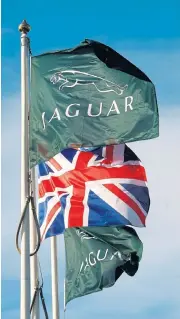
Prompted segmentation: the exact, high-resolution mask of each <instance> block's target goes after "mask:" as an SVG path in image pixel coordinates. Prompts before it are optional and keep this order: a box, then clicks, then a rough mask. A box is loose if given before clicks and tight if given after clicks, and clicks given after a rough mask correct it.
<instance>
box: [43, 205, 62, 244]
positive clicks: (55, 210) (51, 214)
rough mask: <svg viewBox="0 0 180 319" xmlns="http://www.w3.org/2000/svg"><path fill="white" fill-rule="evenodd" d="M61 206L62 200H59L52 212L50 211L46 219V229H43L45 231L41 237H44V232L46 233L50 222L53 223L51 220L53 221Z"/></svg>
mask: <svg viewBox="0 0 180 319" xmlns="http://www.w3.org/2000/svg"><path fill="white" fill-rule="evenodd" d="M60 207H61V205H60V202H57V203H56V204H55V205H54V206H53V208H52V209H51V210H50V212H49V213H48V217H47V220H46V226H45V229H44V231H43V233H42V236H41V238H43V236H44V234H45V232H46V230H47V228H49V223H51V221H52V219H53V217H54V215H55V214H56V213H57V211H58V210H59V208H60Z"/></svg>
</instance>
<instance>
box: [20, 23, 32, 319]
mask: <svg viewBox="0 0 180 319" xmlns="http://www.w3.org/2000/svg"><path fill="white" fill-rule="evenodd" d="M19 31H20V32H21V211H23V210H24V207H25V204H26V201H27V199H28V197H29V195H30V186H29V185H30V181H29V156H28V146H29V145H28V144H29V143H28V112H29V110H28V108H29V38H28V37H27V33H28V32H29V31H30V26H29V25H28V24H27V22H26V21H25V20H23V22H22V23H21V24H20V25H19ZM29 254H30V247H29V207H27V212H26V214H25V217H24V220H23V223H22V237H21V296H20V298H21V299H20V300H21V301H20V302H21V314H20V318H21V319H30V256H29Z"/></svg>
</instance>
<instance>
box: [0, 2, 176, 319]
mask: <svg viewBox="0 0 180 319" xmlns="http://www.w3.org/2000/svg"><path fill="white" fill-rule="evenodd" d="M179 13H180V2H179V1H178V0H171V1H166V0H164V1H161V0H158V1H155V0H152V1H145V0H144V1H143V0H139V1H133V0H129V1H123V2H121V1H116V0H114V1H111V2H107V3H106V2H105V1H101V0H99V1H97V0H96V1H94V0H91V2H90V1H89V2H88V1H81V0H80V1H72V0H69V1H64V2H63V1H57V0H54V1H52V2H48V1H47V2H46V1H42V0H39V1H34V0H32V1H29V2H27V3H24V2H23V1H16V2H15V1H13V0H6V1H5V0H4V1H3V2H2V318H3V319H10V318H13V319H18V318H19V274H20V263H19V262H20V258H19V255H18V253H17V252H16V250H15V244H14V238H15V232H16V227H17V223H18V219H19V214H20V39H19V36H20V35H19V32H18V31H17V28H18V25H19V23H20V22H21V21H22V20H23V19H24V18H25V19H27V21H28V23H30V24H31V27H32V31H31V32H30V34H29V35H30V37H31V48H32V52H33V54H39V53H42V52H44V51H49V50H54V49H61V48H68V47H72V46H74V45H77V44H78V43H79V42H80V41H81V40H83V39H84V38H90V39H96V40H98V41H101V42H104V43H106V44H108V45H109V46H111V47H113V48H114V49H116V50H117V51H119V52H120V53H121V54H122V55H124V56H125V57H126V58H128V59H129V60H130V61H131V62H133V63H134V64H136V65H137V66H138V67H140V68H141V69H142V70H143V71H144V72H145V73H147V75H148V76H149V77H150V78H151V79H152V81H153V82H154V83H155V85H156V89H157V97H158V103H159V110H160V137H159V138H158V139H156V140H152V141H146V142H142V143H141V142H140V143H132V144H131V148H132V149H133V150H135V151H136V153H137V154H138V156H139V157H140V158H141V160H142V161H143V164H144V166H145V167H146V169H147V175H148V180H149V188H150V194H151V202H152V204H151V209H150V213H149V217H148V220H147V228H146V229H145V230H137V231H138V234H139V236H140V238H141V239H142V241H143V243H144V254H143V259H142V262H141V266H140V269H139V271H138V273H137V275H136V276H135V277H134V278H128V277H127V276H124V277H122V278H121V280H119V282H117V284H116V285H115V286H114V287H112V288H109V289H106V290H104V291H103V292H100V293H97V294H94V295H93V294H92V295H90V296H86V297H83V298H79V299H76V300H74V301H72V302H71V303H69V305H68V307H67V315H66V319H71V318H73V319H74V318H75V319H76V318H78V319H81V318H83V319H84V318H87V319H91V318H94V317H97V315H98V318H104V319H105V318H112V319H113V318H117V317H121V318H126V319H131V318H133V319H151V318H153V319H154V318H156V319H179V317H180V303H179V300H178V299H179V295H180V288H179V287H180V277H179V269H178V267H179V262H180V241H179V242H178V240H177V238H179V228H178V225H179V223H180V217H179V199H178V198H179V193H178V187H179V178H180V174H179V162H178V158H179V156H180V151H179V149H178V148H177V145H178V143H177V142H176V141H178V140H179V137H180V125H179V118H180V99H179V83H180V28H179V21H178V17H179ZM174 154H176V156H174ZM12 161H13V164H12ZM169 163H171V164H172V165H169ZM178 175H179V176H178ZM169 181H170V182H169ZM172 185H173V186H172ZM58 240H59V242H58V245H59V279H60V304H61V307H62V305H63V300H62V298H63V275H64V273H63V272H64V267H63V264H64V256H63V254H64V250H63V241H62V238H59V239H58ZM40 260H41V265H42V270H43V275H44V294H45V299H46V301H47V305H48V311H49V313H51V286H50V250H49V241H48V240H46V242H44V243H43V245H42V247H41V252H40ZM12 291H14V293H12ZM95 305H96V306H95ZM87 309H88V311H87Z"/></svg>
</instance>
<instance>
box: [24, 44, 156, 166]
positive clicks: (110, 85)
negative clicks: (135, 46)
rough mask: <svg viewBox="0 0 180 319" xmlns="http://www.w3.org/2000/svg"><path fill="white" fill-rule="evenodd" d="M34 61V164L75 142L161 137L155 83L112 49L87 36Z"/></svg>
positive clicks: (100, 143) (108, 142) (107, 142)
mask: <svg viewBox="0 0 180 319" xmlns="http://www.w3.org/2000/svg"><path fill="white" fill-rule="evenodd" d="M31 65H32V72H31V107H30V166H31V167H32V166H34V165H36V164H37V163H39V162H41V161H46V160H47V159H49V158H52V157H53V156H54V155H56V154H58V153H59V151H61V150H63V149H66V148H71V147H74V146H73V145H76V146H77V147H83V146H84V147H90V146H96V147H100V146H104V145H112V144H119V143H124V142H132V141H139V140H146V139H151V138H155V137H157V136H158V135H159V115H158V106H157V101H156V92H155V87H154V84H153V83H152V82H151V80H150V79H149V78H148V77H147V76H146V75H145V74H144V73H143V72H142V71H141V70H139V69H138V68H137V67H136V66H134V65H133V64H132V63H130V62H129V61H128V60H126V59H125V58H124V57H122V56H121V55H120V54H118V53H117V52H115V51H114V50H113V49H111V48H110V47H108V46H106V45H104V44H101V43H99V42H96V41H92V40H85V41H84V42H82V43H81V44H80V45H79V46H77V47H76V48H73V49H69V50H63V51H57V52H52V53H46V54H42V55H39V56H34V57H32V64H31ZM42 148H44V149H46V152H41V151H40V150H41V149H42Z"/></svg>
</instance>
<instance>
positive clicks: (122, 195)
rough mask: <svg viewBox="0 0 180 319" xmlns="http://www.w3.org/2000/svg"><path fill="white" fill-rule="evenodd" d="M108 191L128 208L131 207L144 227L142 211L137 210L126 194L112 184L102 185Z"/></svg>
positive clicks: (137, 207) (136, 206)
mask: <svg viewBox="0 0 180 319" xmlns="http://www.w3.org/2000/svg"><path fill="white" fill-rule="evenodd" d="M104 187H106V188H107V189H108V190H109V191H111V192H112V193H113V194H115V195H116V196H117V197H119V198H120V199H121V200H122V201H123V202H125V203H126V204H127V205H128V206H129V207H131V208H132V209H133V210H134V211H135V213H136V214H137V215H138V217H139V219H140V220H141V222H142V224H143V225H145V219H146V217H145V216H144V214H143V212H142V210H141V209H140V208H139V206H138V205H137V204H136V203H135V202H134V201H133V199H131V198H130V197H129V196H128V195H126V193H124V192H123V191H122V190H121V189H119V188H118V187H117V186H115V185H112V184H106V185H104Z"/></svg>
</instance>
